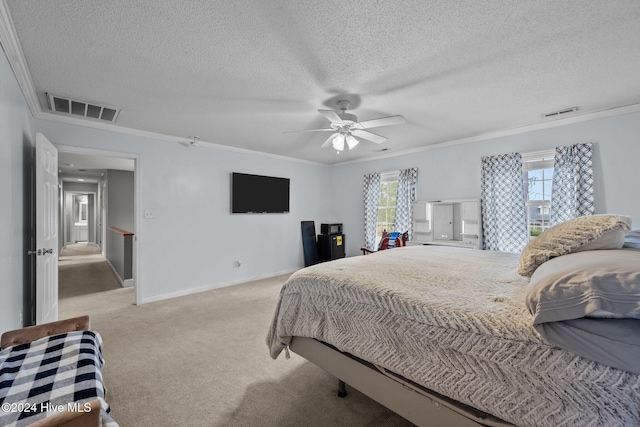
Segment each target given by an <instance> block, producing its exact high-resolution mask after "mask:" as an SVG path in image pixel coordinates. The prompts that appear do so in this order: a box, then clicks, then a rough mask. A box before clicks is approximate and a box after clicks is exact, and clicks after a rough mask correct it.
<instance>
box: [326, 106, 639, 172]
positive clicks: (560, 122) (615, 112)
mask: <svg viewBox="0 0 640 427" xmlns="http://www.w3.org/2000/svg"><path fill="white" fill-rule="evenodd" d="M637 112H640V103H637V104H631V105H624V106H621V107H613V108H608V109H605V110H600V111H595V112H592V113H585V114H581V115H577V116H572V117H567V118H562V119H555V120H552V121H549V122H544V123H537V124H534V125H527V126H521V127H517V128H511V129H504V130H499V131H495V132H488V133H483V134H480V135H475V136H471V137H468V138H461V139H455V140H451V141H445V142H440V143H436V144H430V145H426V146H423V147H418V148H412V149H408V150H402V151H396V152H393V153H384V154H378V155H376V156H372V157H367V158H364V159H356V160H349V161H346V162H341V163H334V164H333V165H332V166H334V167H336V166H346V165H350V164H355V163H363V162H371V161H374V160H381V159H388V158H391V157H398V156H404V155H407V154H415V153H421V152H423V151H429V150H437V149H440V148H445V147H451V146H454V145H462V144H469V143H472V142H478V141H486V140H488V139H495V138H502V137H505V136H512V135H519V134H523V133H528V132H534V131H537V130H543V129H552V128H555V127H560V126H566V125H570V124H574V123H582V122H588V121H592V120H598V119H603V118H607V117H613V116H621V115H624V114H632V113H637Z"/></svg>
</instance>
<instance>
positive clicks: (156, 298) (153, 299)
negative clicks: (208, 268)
mask: <svg viewBox="0 0 640 427" xmlns="http://www.w3.org/2000/svg"><path fill="white" fill-rule="evenodd" d="M300 268H302V267H300ZM298 270H299V268H295V269H293V270H285V271H278V272H275V273H268V274H262V275H259V276H253V277H243V278H241V279H238V280H232V281H229V282H220V283H215V284H213V285H207V286H201V287H198V288H190V289H184V290H181V291H177V292H170V293H168V294H161V295H154V296H152V297H146V298H142V302H141V304H147V303H150V302H157V301H162V300H166V299H171V298H177V297H183V296H186V295H191V294H197V293H200V292H206V291H211V290H213V289H218V288H225V287H227V286H233V285H239V284H241V283H247V282H253V281H255V280H261V279H269V278H271V277H276V276H282V275H283V274H291V273H294V272H296V271H298Z"/></svg>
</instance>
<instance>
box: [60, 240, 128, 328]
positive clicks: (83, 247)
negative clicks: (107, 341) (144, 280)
mask: <svg viewBox="0 0 640 427" xmlns="http://www.w3.org/2000/svg"><path fill="white" fill-rule="evenodd" d="M115 290H122V291H128V292H126V293H127V294H130V293H132V291H133V288H123V287H122V286H121V285H120V282H119V281H118V278H117V277H116V275H115V274H114V272H113V270H112V269H111V267H110V266H109V264H108V262H107V259H106V258H105V257H104V256H103V255H102V254H101V253H100V249H99V248H98V247H97V246H96V245H94V244H92V243H86V242H85V243H74V244H70V245H67V246H66V247H65V248H64V249H63V250H62V253H61V254H60V259H59V262H58V303H59V318H60V319H65V318H69V317H73V315H75V314H74V313H76V312H77V311H78V309H79V311H82V310H83V308H82V307H83V306H86V301H87V298H89V299H95V298H99V297H101V296H103V295H104V294H105V293H106V292H107V291H115ZM110 294H111V295H113V292H111V293H110ZM130 298H131V299H129V298H127V299H129V301H131V300H132V299H133V298H132V297H130ZM84 314H91V313H86V312H85V313H84Z"/></svg>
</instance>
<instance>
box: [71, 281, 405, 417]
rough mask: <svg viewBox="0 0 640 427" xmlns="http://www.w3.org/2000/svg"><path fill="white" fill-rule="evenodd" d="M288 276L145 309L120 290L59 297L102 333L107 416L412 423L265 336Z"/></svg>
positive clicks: (129, 293)
mask: <svg viewBox="0 0 640 427" xmlns="http://www.w3.org/2000/svg"><path fill="white" fill-rule="evenodd" d="M286 278H287V277H286V276H282V277H277V278H274V279H266V280H260V281H255V282H251V283H246V284H242V285H236V286H230V287H226V288H221V289H217V290H213V291H209V292H204V293H199V294H194V295H190V296H186V297H181V298H175V299H171V300H166V301H160V302H156V303H151V304H145V305H142V306H135V305H133V301H134V289H133V288H124V289H122V288H121V289H117V290H112V291H107V292H100V293H96V294H90V295H79V296H75V297H71V298H66V299H64V300H61V301H60V315H61V318H68V317H72V316H76V315H80V314H85V313H87V314H90V315H91V319H92V329H94V330H96V331H98V332H99V333H100V334H101V335H102V337H103V340H104V356H105V359H106V366H105V369H104V378H105V381H106V385H107V388H108V394H107V401H108V402H109V404H110V405H111V408H112V411H111V413H112V416H113V418H114V419H115V420H116V421H117V422H119V423H120V425H121V426H122V427H145V426H193V427H198V426H202V427H205V426H206V427H210V426H219V427H222V426H225V427H226V426H232V427H233V426H237V427H241V426H292V427H293V426H389V427H391V426H411V425H412V424H410V423H409V422H407V421H406V420H404V419H403V418H401V417H399V416H398V415H396V414H394V413H393V412H391V411H389V410H387V409H386V408H384V407H382V406H380V405H379V404H377V403H376V402H374V401H372V400H370V399H369V398H367V397H366V396H364V395H362V394H360V393H359V392H357V391H356V390H354V389H352V388H348V392H349V395H348V396H347V397H346V398H345V399H340V398H338V397H336V388H337V381H336V380H335V379H334V378H333V377H331V376H330V375H328V374H326V373H325V372H324V371H322V370H321V369H320V368H318V367H316V366H315V365H313V364H311V363H309V362H307V361H306V360H304V359H302V358H300V357H299V356H297V355H295V354H292V355H291V359H290V360H286V359H285V358H284V357H282V356H281V357H280V358H279V359H278V360H275V361H274V360H272V359H271V358H270V357H269V352H268V349H267V345H266V344H265V336H266V333H267V329H268V326H269V324H270V321H271V317H272V315H273V312H274V310H275V306H276V301H277V298H278V294H279V291H280V287H281V286H282V283H283V282H284V281H285V280H286Z"/></svg>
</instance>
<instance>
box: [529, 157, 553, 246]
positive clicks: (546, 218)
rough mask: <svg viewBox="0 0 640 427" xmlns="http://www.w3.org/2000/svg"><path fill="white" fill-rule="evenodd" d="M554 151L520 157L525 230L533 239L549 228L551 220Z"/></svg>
mask: <svg viewBox="0 0 640 427" xmlns="http://www.w3.org/2000/svg"><path fill="white" fill-rule="evenodd" d="M554 155H555V150H547V151H538V152H535V153H525V154H523V155H522V175H523V179H524V188H525V198H526V200H527V202H526V203H527V228H528V230H529V238H530V239H533V238H535V237H536V236H538V235H539V234H540V233H542V232H543V231H544V230H546V229H547V228H549V226H550V219H551V184H552V182H553V158H554Z"/></svg>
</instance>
